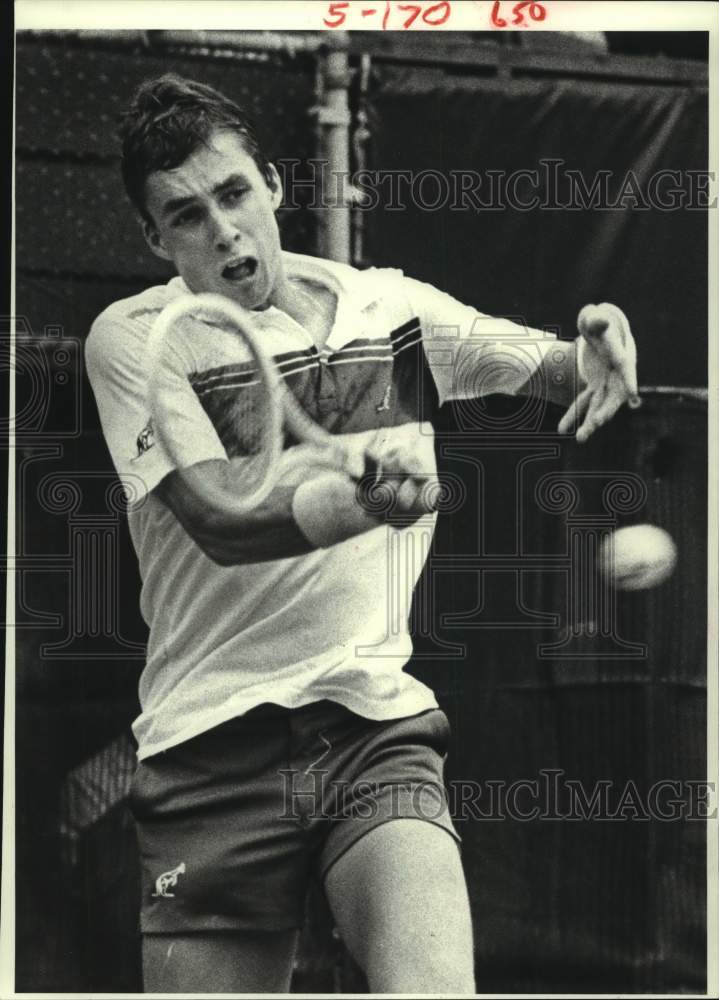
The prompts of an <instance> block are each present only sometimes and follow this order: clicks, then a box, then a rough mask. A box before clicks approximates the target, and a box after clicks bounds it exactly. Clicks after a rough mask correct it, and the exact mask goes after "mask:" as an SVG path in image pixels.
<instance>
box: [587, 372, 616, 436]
mask: <svg viewBox="0 0 719 1000" xmlns="http://www.w3.org/2000/svg"><path fill="white" fill-rule="evenodd" d="M623 402H624V390H623V388H622V386H621V385H620V384H619V381H618V380H617V382H616V383H615V384H614V385H613V386H612V385H611V384H610V385H608V386H605V387H604V388H603V389H602V391H601V392H599V393H597V394H596V395H595V397H594V398H593V399H592V404H591V406H590V407H589V409H588V411H587V416H586V418H585V420H584V423H583V424H582V426H581V427H580V428H579V430H578V431H577V441H578V443H579V444H582V443H583V442H584V441H586V440H587V439H588V438H589V437H591V435H592V434H593V433H594V432H595V431H596V430H597V429H598V428H599V427H601V426H602V425H603V424H605V423H606V422H607V420H609V418H610V417H613V416H614V414H615V413H616V412H617V410H618V409H619V407H620V406H621V405H622V403H623Z"/></svg>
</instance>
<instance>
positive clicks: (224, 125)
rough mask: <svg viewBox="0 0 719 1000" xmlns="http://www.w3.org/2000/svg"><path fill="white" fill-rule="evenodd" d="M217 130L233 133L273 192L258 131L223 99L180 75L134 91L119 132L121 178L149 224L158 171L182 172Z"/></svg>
mask: <svg viewBox="0 0 719 1000" xmlns="http://www.w3.org/2000/svg"><path fill="white" fill-rule="evenodd" d="M215 129H222V130H224V131H227V132H234V133H235V135H238V136H239V137H240V138H241V139H242V142H243V145H244V147H245V149H246V150H247V153H248V154H249V155H250V156H251V157H252V159H253V160H254V161H255V163H256V164H257V168H258V169H259V171H260V173H261V174H262V176H263V177H264V179H265V181H266V183H267V184H268V186H269V187H271V188H273V189H274V186H275V185H274V179H273V176H272V173H271V172H270V165H269V162H268V160H267V157H266V156H265V155H264V153H263V152H262V150H261V149H260V145H259V143H258V141H257V136H256V135H255V130H254V127H253V125H252V123H251V121H250V120H249V118H248V117H247V116H246V115H245V113H244V112H243V111H242V109H241V108H240V107H239V106H238V105H237V104H235V103H234V101H231V100H230V99H229V98H228V97H225V96H224V94H221V93H220V92H219V91H217V90H215V89H214V88H213V87H208V86H207V85H206V84H204V83H198V82H197V81H195V80H186V79H185V78H184V77H181V76H178V75H177V74H176V73H166V74H164V76H160V77H157V78H155V79H153V80H145V81H144V83H142V84H141V85H140V87H139V88H138V89H137V91H136V92H135V95H134V97H133V99H132V103H131V105H130V107H129V108H128V110H127V111H126V112H125V113H124V115H123V117H122V121H121V124H120V128H119V137H120V140H121V142H122V163H121V169H122V179H123V182H124V184H125V190H126V191H127V194H128V197H129V198H130V201H131V202H132V203H133V205H134V206H135V208H136V209H137V210H138V211H139V212H140V214H141V215H142V216H143V218H145V219H146V220H147V221H149V222H151V221H152V220H151V219H150V217H149V214H148V212H147V209H146V208H145V181H146V180H147V178H148V176H149V175H150V174H151V173H153V172H154V171H155V170H172V169H173V168H174V167H179V165H180V164H181V163H183V162H184V161H185V160H186V159H187V157H188V156H190V155H191V154H192V153H194V151H195V150H196V149H197V148H198V147H199V146H201V145H203V144H205V145H207V142H208V139H209V137H210V134H211V133H212V132H213V131H214V130H215Z"/></svg>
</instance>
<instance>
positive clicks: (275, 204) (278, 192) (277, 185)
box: [268, 163, 283, 212]
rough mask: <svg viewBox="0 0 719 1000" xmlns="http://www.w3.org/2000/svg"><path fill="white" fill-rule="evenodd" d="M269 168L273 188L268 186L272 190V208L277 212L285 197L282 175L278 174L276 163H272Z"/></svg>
mask: <svg viewBox="0 0 719 1000" xmlns="http://www.w3.org/2000/svg"><path fill="white" fill-rule="evenodd" d="M268 166H269V170H270V177H271V179H272V185H271V186H270V185H268V187H269V188H270V196H271V199H272V208H273V210H274V211H275V212H276V211H277V209H278V208H279V207H280V205H281V204H282V197H283V191H282V181H281V180H280V175H279V173H278V172H277V167H276V166H275V165H274V163H270V164H268Z"/></svg>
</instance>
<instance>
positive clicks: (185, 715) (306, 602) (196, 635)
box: [86, 253, 553, 759]
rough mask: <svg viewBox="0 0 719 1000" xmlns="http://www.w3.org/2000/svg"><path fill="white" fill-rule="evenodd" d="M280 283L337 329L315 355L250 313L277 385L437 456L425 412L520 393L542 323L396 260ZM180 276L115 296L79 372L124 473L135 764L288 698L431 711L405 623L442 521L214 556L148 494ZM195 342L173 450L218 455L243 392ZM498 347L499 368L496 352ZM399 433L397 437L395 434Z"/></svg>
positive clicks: (218, 353) (224, 342)
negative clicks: (322, 306) (319, 291)
mask: <svg viewBox="0 0 719 1000" xmlns="http://www.w3.org/2000/svg"><path fill="white" fill-rule="evenodd" d="M284 262H285V267H286V271H287V274H288V277H292V278H295V277H301V278H305V279H307V280H309V281H312V282H316V283H321V284H324V285H327V286H329V287H330V288H331V289H332V290H333V291H334V292H335V294H336V296H337V313H336V317H335V322H334V326H333V328H332V330H331V332H330V335H329V337H328V339H327V341H326V343H325V345H324V347H323V348H322V350H321V351H318V350H317V349H316V347H315V345H314V343H313V341H312V338H311V337H310V335H309V333H308V332H307V331H306V330H304V329H303V328H302V327H301V326H299V324H297V323H296V322H295V321H294V320H293V319H291V318H290V317H289V316H288V315H287V314H285V313H284V312H281V311H280V310H278V309H275V308H273V307H271V308H269V309H267V310H265V311H262V312H256V313H253V314H252V316H253V322H254V323H255V324H256V326H257V328H258V330H259V331H260V332H261V335H262V337H263V341H264V343H265V345H266V346H267V348H268V350H269V351H270V352H271V353H272V354H273V355H274V356H275V358H276V359H277V360H278V361H279V363H280V366H281V370H282V372H283V376H284V378H285V380H286V383H287V385H288V387H289V388H290V389H291V391H292V392H294V393H295V394H296V395H297V396H298V397H300V398H301V399H302V401H303V405H305V407H306V409H307V410H308V412H309V413H310V415H311V416H313V417H314V418H315V419H316V420H318V421H319V422H320V423H322V424H323V425H324V426H325V427H327V428H328V429H329V430H331V431H333V432H336V433H340V432H341V433H351V432H360V431H366V430H369V429H371V428H375V427H387V428H402V431H401V432H399V433H405V432H406V433H410V434H414V435H417V440H418V441H420V442H421V447H422V449H423V451H424V454H425V460H424V467H425V468H426V467H427V464H428V463H429V464H432V463H433V461H434V458H433V449H432V429H431V423H430V421H431V419H432V416H433V414H434V413H435V412H436V410H437V407H438V406H439V405H441V403H443V402H444V401H445V400H448V399H452V398H459V397H467V396H470V395H482V394H484V393H488V392H504V393H513V392H515V391H516V390H517V389H518V388H520V386H521V385H523V384H524V383H525V382H526V381H527V379H528V377H529V376H530V375H531V373H532V371H533V370H534V369H535V368H536V366H537V365H538V364H539V362H540V360H541V357H542V355H543V353H544V350H545V348H546V346H547V344H548V343H549V342H551V340H552V339H553V337H552V335H551V334H546V333H542V332H539V331H535V330H526V329H524V328H522V327H519V326H516V325H514V324H511V323H508V322H507V321H506V320H496V319H492V318H491V317H487V316H484V315H482V314H481V313H478V312H477V311H476V310H474V309H471V308H470V307H468V306H465V305H462V304H461V303H459V302H457V301H456V300H455V299H453V298H452V297H451V296H449V295H445V294H444V293H442V292H439V291H437V290H436V289H434V288H432V287H431V286H430V285H427V284H424V283H422V282H418V281H415V280H413V279H410V278H407V277H405V276H404V275H403V274H402V272H401V271H395V270H390V269H370V270H366V271H358V270H356V269H354V268H351V267H349V266H347V265H341V264H336V263H333V262H330V261H325V260H320V259H318V258H312V257H305V256H301V255H298V254H289V253H285V254H284ZM187 292H188V289H187V287H186V286H185V284H184V282H183V281H182V279H181V278H179V277H177V278H173V279H172V280H171V281H169V282H168V284H167V285H162V286H158V287H154V288H150V289H148V290H147V291H145V292H142V293H141V294H139V295H136V296H133V297H131V298H128V299H123V300H121V301H119V302H115V303H114V304H113V305H111V306H110V307H109V308H108V309H106V310H105V311H104V312H103V313H102V314H101V315H100V316H99V317H98V318H97V320H96V321H95V323H94V324H93V327H92V330H91V332H90V334H89V336H88V339H87V343H86V362H87V371H88V375H89V378H90V381H91V383H92V387H93V390H94V393H95V397H96V400H97V405H98V410H99V413H100V419H101V422H102V428H103V431H104V434H105V438H106V440H107V444H108V447H109V449H110V453H111V455H112V458H113V461H114V464H115V467H116V469H117V472H118V475H119V476H120V478H121V479H122V481H123V483H124V484H125V488H126V490H127V492H128V495H129V496H130V498H131V501H132V506H131V508H130V511H129V514H128V519H129V527H130V532H131V536H132V540H133V543H134V546H135V549H136V551H137V556H138V560H139V566H140V574H141V577H142V594H141V611H142V614H143V617H144V618H145V620H146V622H147V624H148V626H149V629H150V635H149V642H148V648H147V662H146V665H145V668H144V671H143V673H142V676H141V679H140V703H141V708H142V712H141V715H140V716H139V718H138V719H137V720H136V721H135V723H134V726H133V730H134V733H135V736H136V738H137V740H138V744H139V750H138V755H139V757H140V758H141V759H142V758H144V757H147V756H149V755H151V754H154V753H157V752H159V751H161V750H164V749H166V748H168V747H171V746H173V745H175V744H178V743H181V742H182V741H184V740H187V739H190V738H191V737H192V736H195V735H197V734H198V733H200V732H203V731H205V730H207V729H210V728H212V727H213V726H216V725H218V724H220V723H222V722H224V721H226V720H227V719H229V718H232V717H234V716H236V715H241V714H243V713H244V712H247V711H248V710H249V709H250V708H252V707H253V706H255V705H258V704H260V703H262V702H274V703H277V704H280V705H284V706H287V707H290V708H293V707H299V706H300V705H304V704H307V703H310V702H313V701H318V700H320V699H323V698H327V699H331V700H334V701H337V702H340V703H341V704H343V705H345V706H346V707H347V708H349V709H351V710H352V711H354V712H356V713H358V714H359V715H363V716H365V717H367V718H371V719H389V718H399V717H403V716H407V715H411V714H414V713H416V712H420V711H422V710H424V709H427V708H432V707H434V706H436V701H435V698H434V695H433V694H432V692H431V691H430V689H429V688H427V687H426V686H425V685H424V684H422V683H421V682H420V681H418V680H416V679H415V678H413V677H411V676H410V675H409V674H407V673H405V671H404V670H403V667H404V666H405V664H406V662H407V660H408V659H409V657H410V655H411V652H412V643H411V639H410V635H409V632H408V616H409V611H410V603H411V598H412V591H413V589H414V585H415V583H416V581H417V578H418V577H419V574H420V572H421V570H422V566H423V562H424V558H426V553H427V551H428V547H429V543H430V541H431V537H432V533H433V530H434V524H435V517H434V516H427V517H424V518H421V519H420V520H419V521H417V522H415V523H414V524H413V525H411V526H410V527H406V528H400V529H398V528H395V527H391V526H389V525H383V526H381V527H377V528H375V529H374V530H372V531H368V532H366V533H365V534H363V535H359V536H356V537H354V538H351V539H349V540H347V541H346V542H343V543H340V544H338V545H335V546H333V547H331V548H329V549H325V550H320V551H314V552H310V553H308V554H306V555H301V556H296V557H292V558H288V559H277V560H274V561H269V562H262V563H253V564H245V565H237V566H230V567H223V566H218V565H217V564H216V563H214V562H213V561H212V560H211V559H209V558H208V557H207V556H205V555H204V553H203V552H202V551H201V550H200V549H199V548H198V546H197V545H196V544H195V542H194V541H193V540H192V539H191V538H190V536H189V535H188V534H187V533H186V532H185V530H184V529H183V528H182V526H181V525H180V523H179V522H178V521H177V520H176V518H175V517H174V515H173V514H172V513H171V512H170V510H169V509H168V508H167V507H166V506H165V505H164V503H163V502H162V501H161V500H160V499H159V498H158V497H157V496H156V495H155V494H154V493H153V490H154V488H155V486H157V484H158V483H159V482H160V481H161V480H162V479H163V477H164V476H166V475H167V474H168V473H169V472H170V471H172V469H173V467H174V465H173V462H172V461H171V460H170V458H169V456H168V455H167V453H166V452H165V450H164V449H163V446H162V443H161V442H160V441H159V440H158V437H157V436H156V435H155V433H154V429H153V427H152V422H151V420H150V414H149V412H148V408H147V402H146V360H145V357H144V345H145V341H146V338H147V336H148V333H149V331H150V329H151V326H152V323H153V321H154V320H155V318H156V317H157V315H158V314H159V312H160V311H161V310H162V308H163V307H164V306H165V305H166V304H167V303H168V302H169V301H170V300H171V299H172V298H173V297H175V296H178V295H181V294H187ZM207 333H208V331H207V329H205V330H204V334H203V336H198V337H197V339H196V341H193V343H192V345H190V349H191V350H192V351H193V361H194V374H193V376H192V378H191V380H190V381H189V382H188V388H187V392H186V393H185V394H184V395H183V397H182V398H181V399H178V406H177V412H176V421H177V424H176V427H175V430H176V431H180V432H181V435H182V437H183V440H184V441H185V442H186V452H185V454H183V461H186V462H192V461H195V462H199V461H204V460H207V459H213V458H220V459H227V457H228V455H232V454H233V446H234V445H235V444H236V442H235V441H234V440H233V430H232V427H231V426H228V422H227V420H223V415H224V414H226V413H227V409H228V406H229V404H230V402H231V400H232V399H233V394H235V393H237V392H241V391H242V378H241V376H242V374H243V371H244V369H245V368H246V359H245V358H243V357H242V356H240V355H238V354H237V353H233V352H236V348H235V347H234V346H233V344H236V341H235V340H234V338H232V335H231V334H228V333H225V332H224V331H221V330H217V331H215V330H212V331H211V335H210V336H208V335H207ZM500 356H501V364H496V363H495V362H496V360H497V358H498V357H500ZM392 433H396V432H395V431H393V432H392Z"/></svg>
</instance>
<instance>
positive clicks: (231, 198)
mask: <svg viewBox="0 0 719 1000" xmlns="http://www.w3.org/2000/svg"><path fill="white" fill-rule="evenodd" d="M248 190H249V188H243V187H238V188H230V190H229V191H227V192H226V193H225V201H226V202H228V203H229V204H230V205H234V204H235V203H236V202H238V201H239V200H240V199H241V198H242V197H243V195H245V194H247V192H248Z"/></svg>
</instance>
